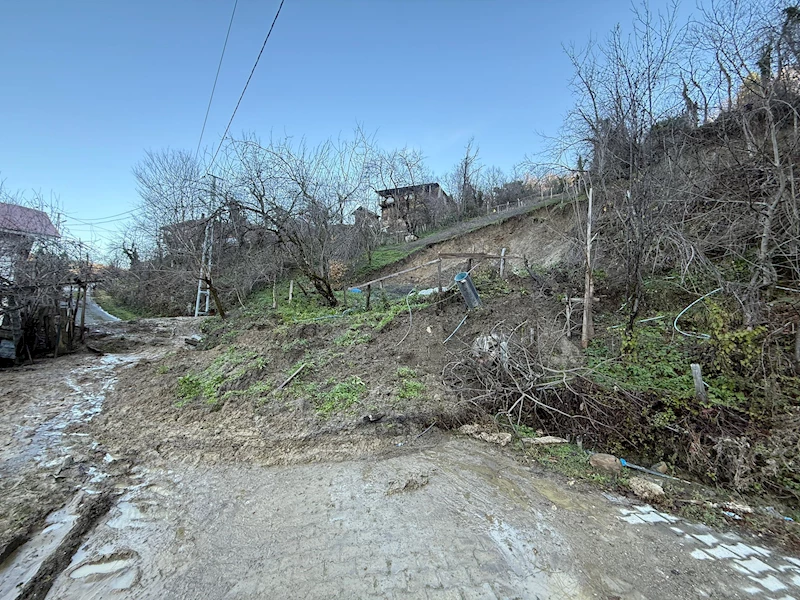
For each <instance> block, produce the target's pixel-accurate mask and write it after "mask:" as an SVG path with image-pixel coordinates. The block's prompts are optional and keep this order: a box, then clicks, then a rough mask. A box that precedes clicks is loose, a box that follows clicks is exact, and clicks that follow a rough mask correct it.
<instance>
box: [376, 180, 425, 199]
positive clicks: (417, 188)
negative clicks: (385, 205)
mask: <svg viewBox="0 0 800 600" xmlns="http://www.w3.org/2000/svg"><path fill="white" fill-rule="evenodd" d="M438 187H441V186H440V185H439V184H438V183H421V184H419V185H407V186H405V187H399V188H389V189H386V190H376V192H377V194H378V195H379V196H382V197H384V198H388V197H389V196H398V195H402V194H407V193H409V192H423V191H426V189H427V190H429V189H431V188H433V189H435V188H438Z"/></svg>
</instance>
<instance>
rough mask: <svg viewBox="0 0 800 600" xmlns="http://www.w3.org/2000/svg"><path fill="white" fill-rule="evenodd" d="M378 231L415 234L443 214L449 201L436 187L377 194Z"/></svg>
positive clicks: (426, 186)
mask: <svg viewBox="0 0 800 600" xmlns="http://www.w3.org/2000/svg"><path fill="white" fill-rule="evenodd" d="M377 194H378V196H380V197H381V199H380V207H381V227H382V229H383V230H384V231H386V232H388V233H396V232H408V233H412V234H416V233H418V232H419V231H420V230H421V229H422V228H424V227H425V226H428V225H435V224H436V222H437V221H438V220H439V219H440V218H441V217H442V216H443V215H444V214H445V213H446V212H447V210H448V209H449V208H450V205H451V204H452V202H453V200H452V198H450V196H448V195H447V193H445V191H444V190H443V189H442V186H440V185H439V184H438V183H423V184H420V185H409V186H405V187H397V188H389V189H385V190H377Z"/></svg>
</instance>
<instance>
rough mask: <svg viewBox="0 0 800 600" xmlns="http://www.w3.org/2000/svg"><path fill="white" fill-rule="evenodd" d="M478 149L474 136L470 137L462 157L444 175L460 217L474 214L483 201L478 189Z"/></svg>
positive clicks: (481, 168) (480, 168) (481, 167)
mask: <svg viewBox="0 0 800 600" xmlns="http://www.w3.org/2000/svg"><path fill="white" fill-rule="evenodd" d="M478 151H479V148H478V147H477V146H476V145H475V138H470V139H469V141H468V142H467V145H466V147H465V148H464V157H463V158H462V159H461V160H459V161H458V163H457V164H456V165H455V166H454V167H453V170H452V171H451V172H450V173H448V175H447V176H446V177H445V181H446V182H447V184H448V186H449V189H450V190H451V193H452V194H453V197H454V199H455V201H456V205H457V207H458V215H459V217H460V218H469V217H474V216H476V215H477V214H478V213H479V211H480V208H481V205H482V203H483V193H482V191H481V189H480V177H481V171H482V170H483V165H482V164H481V161H480V159H479V158H478Z"/></svg>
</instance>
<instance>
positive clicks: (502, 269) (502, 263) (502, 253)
mask: <svg viewBox="0 0 800 600" xmlns="http://www.w3.org/2000/svg"><path fill="white" fill-rule="evenodd" d="M505 256H506V249H505V248H503V249H502V250H501V251H500V279H502V278H503V274H504V273H505V266H506V259H505Z"/></svg>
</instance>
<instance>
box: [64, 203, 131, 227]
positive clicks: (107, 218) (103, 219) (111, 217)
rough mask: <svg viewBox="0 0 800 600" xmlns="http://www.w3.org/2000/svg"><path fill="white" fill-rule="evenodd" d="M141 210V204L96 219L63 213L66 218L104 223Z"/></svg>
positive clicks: (119, 219)
mask: <svg viewBox="0 0 800 600" xmlns="http://www.w3.org/2000/svg"><path fill="white" fill-rule="evenodd" d="M140 210H142V207H141V206H140V207H137V208H132V209H130V210H126V211H125V212H121V213H117V214H115V215H108V216H107V217H97V218H95V219H79V218H77V217H74V216H72V215H70V214H68V213H62V214H63V215H64V216H65V217H66V218H68V219H72V220H73V221H78V222H80V223H103V222H106V223H112V222H113V220H118V221H122V220H124V219H121V218H118V217H124V216H125V215H130V214H132V213H135V212H139V211H140Z"/></svg>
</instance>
